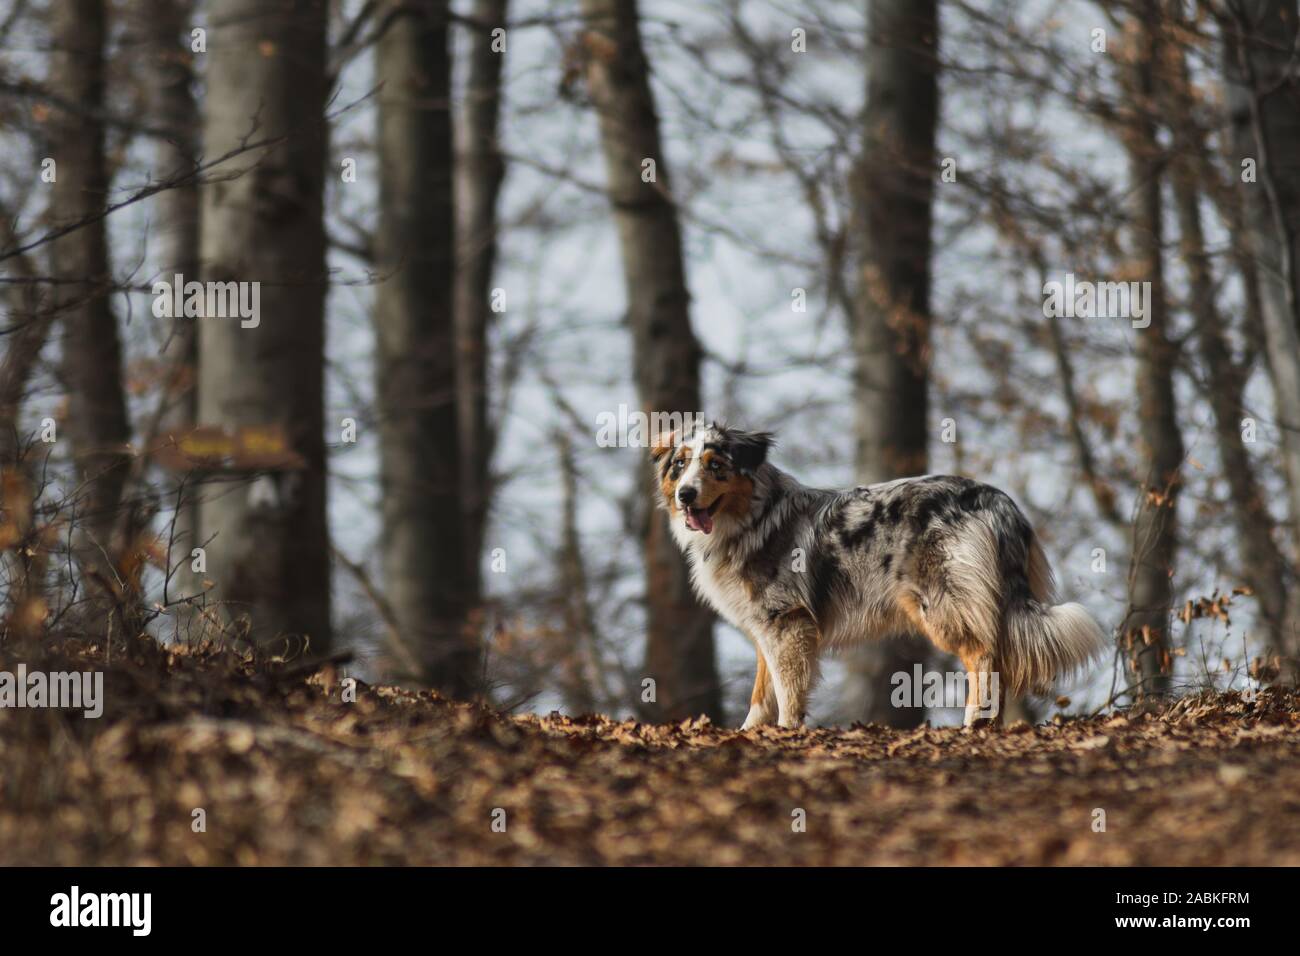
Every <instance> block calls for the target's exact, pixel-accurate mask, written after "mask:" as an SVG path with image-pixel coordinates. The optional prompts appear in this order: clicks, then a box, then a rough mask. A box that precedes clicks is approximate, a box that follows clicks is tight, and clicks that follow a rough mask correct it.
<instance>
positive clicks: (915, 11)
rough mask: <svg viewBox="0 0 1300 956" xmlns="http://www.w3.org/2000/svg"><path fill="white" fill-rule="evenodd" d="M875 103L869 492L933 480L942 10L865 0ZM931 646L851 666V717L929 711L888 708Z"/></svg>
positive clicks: (867, 228) (860, 183)
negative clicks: (907, 480)
mask: <svg viewBox="0 0 1300 956" xmlns="http://www.w3.org/2000/svg"><path fill="white" fill-rule="evenodd" d="M867 11H868V13H867V15H868V34H869V35H868V45H867V54H866V55H867V98H866V108H865V111H864V113H863V126H862V129H863V143H862V155H861V157H860V160H859V163H858V166H857V170H856V173H855V177H854V183H853V201H854V225H853V229H854V232H855V237H856V240H857V242H858V244H859V259H858V282H857V288H856V297H855V301H854V308H853V310H852V316H851V325H852V328H851V332H852V341H853V352H854V357H855V361H856V369H855V376H854V397H853V404H854V409H855V413H856V432H857V453H856V465H855V470H856V473H857V480H858V481H859V482H860V483H862V484H872V483H874V482H879V481H888V480H890V479H892V478H900V477H903V476H906V475H917V474H922V473H924V471H925V469H926V462H927V460H928V450H927V445H928V437H929V432H928V426H927V416H928V410H929V394H928V389H929V377H930V376H929V368H930V326H931V322H932V317H931V314H930V260H931V237H930V231H931V223H932V220H933V211H932V206H933V191H934V186H933V183H934V177H935V173H936V167H935V132H936V127H937V124H938V116H939V112H938V110H939V84H938V70H939V64H938V42H939V23H938V15H937V9H936V4H935V2H934V0H919V2H918V0H868V3H867ZM927 650H928V649H927V646H926V644H925V643H924V642H923V641H922V640H921V639H919V638H917V637H915V636H914V635H899V636H897V637H895V638H893V639H891V640H890V641H888V642H886V643H883V644H877V645H873V646H869V647H866V648H863V649H862V650H861V651H859V652H857V653H855V654H854V655H852V656H851V657H850V658H848V678H847V680H846V682H845V686H844V689H843V693H844V696H845V703H844V707H845V709H846V711H848V712H849V713H853V714H855V715H861V716H862V718H863V719H866V720H869V721H873V722H876V723H882V724H887V725H889V726H915V725H916V724H919V723H920V722H921V721H922V720H924V718H925V712H924V710H922V709H921V708H910V709H908V708H896V707H891V706H890V705H889V689H890V683H889V681H890V675H891V674H894V673H896V672H898V671H904V672H908V673H910V672H911V670H912V667H913V665H914V664H915V663H918V662H924V661H925V659H926V656H927Z"/></svg>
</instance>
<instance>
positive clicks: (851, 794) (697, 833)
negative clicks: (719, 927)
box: [0, 642, 1300, 865]
mask: <svg viewBox="0 0 1300 956" xmlns="http://www.w3.org/2000/svg"><path fill="white" fill-rule="evenodd" d="M28 666H29V668H35V667H38V666H39V667H43V668H45V669H47V670H73V669H77V670H86V669H91V668H93V669H96V670H103V671H105V674H106V677H105V682H104V696H105V699H106V704H105V708H104V714H103V716H102V717H100V718H99V719H87V718H85V717H83V716H82V715H81V713H80V712H71V711H66V710H64V711H57V710H49V709H21V710H19V709H0V864H96V865H111V864H128V865H133V864H199V865H208V864H289V865H295V864H435V865H439V864H486V865H506V864H713V865H733V864H742V865H743V864H762V865H781V864H796V865H797V864H815V865H841V864H993V865H996V864H1066V865H1073V864H1138V865H1155V864H1172V865H1180V864H1211V865H1214V864H1232V865H1238V864H1278V865H1281V864H1287V865H1297V864H1300V696H1298V695H1296V694H1295V693H1292V692H1278V691H1268V692H1263V693H1261V694H1260V695H1259V696H1258V697H1256V699H1255V700H1253V701H1245V700H1243V699H1242V698H1241V697H1240V696H1238V695H1235V694H1227V695H1201V696H1194V697H1185V698H1182V699H1181V700H1179V701H1176V702H1173V703H1172V704H1171V705H1170V706H1168V707H1166V708H1163V709H1161V710H1159V711H1156V712H1154V713H1144V714H1142V715H1140V716H1139V715H1133V714H1110V715H1106V716H1100V717H1094V718H1089V719H1065V720H1064V721H1062V722H1058V723H1051V724H1045V725H1041V726H1037V727H1029V726H1028V725H1023V724H1022V725H1019V726H1015V727H1012V728H1009V729H1004V730H980V731H975V732H963V731H961V730H959V729H946V728H945V729H920V730H916V731H897V730H888V729H884V728H879V727H874V726H867V727H863V726H854V727H852V728H842V729H817V730H800V731H790V730H780V729H764V730H759V731H750V732H745V733H741V732H738V731H734V730H730V729H724V728H721V727H717V726H713V725H712V724H710V723H709V722H708V721H707V720H700V721H688V722H685V723H682V724H675V725H672V724H670V725H648V724H643V723H635V722H631V721H621V722H620V721H612V720H609V719H606V718H604V717H585V718H581V719H576V720H573V719H569V718H566V717H561V716H551V717H537V716H521V717H512V716H507V715H502V714H498V713H494V712H492V711H490V710H487V709H486V708H483V707H480V706H476V705H470V704H461V703H453V702H449V701H445V700H442V699H439V698H437V697H436V696H433V695H430V694H428V693H420V694H416V693H411V692H408V691H404V690H399V689H395V688H390V687H376V686H368V685H364V684H358V686H357V689H356V700H355V702H344V701H343V696H344V695H343V692H342V691H343V688H342V686H341V685H340V683H339V681H338V679H337V676H336V675H335V674H334V673H333V672H332V670H331V669H329V668H327V669H326V670H324V671H321V672H317V673H314V674H312V675H310V676H306V675H304V673H303V672H302V671H297V672H295V670H294V668H293V666H292V665H287V666H284V665H282V666H281V667H280V668H279V669H278V670H275V669H269V668H267V667H265V666H262V665H254V664H253V663H252V662H251V661H249V660H246V659H243V658H240V657H239V656H237V655H235V654H232V653H229V652H219V653H218V652H212V651H202V652H198V651H193V652H187V651H183V650H175V651H172V650H159V649H158V648H157V647H156V645H153V644H152V643H149V644H148V646H147V647H146V645H145V642H138V643H137V645H136V646H134V647H133V648H132V649H131V651H130V653H121V652H117V651H115V653H114V657H113V660H112V661H111V662H106V661H105V660H104V654H103V652H102V650H99V649H96V648H93V647H92V648H88V647H85V646H83V645H80V644H78V643H77V642H68V643H66V644H65V645H63V646H62V648H61V649H60V650H58V651H57V652H56V651H47V652H46V654H45V657H44V659H43V660H42V661H41V662H40V663H39V664H37V663H36V662H32V663H29V665H28ZM14 668H15V662H14V659H13V657H12V655H11V656H10V657H8V658H6V657H5V656H4V653H3V652H2V651H0V671H4V670H8V671H11V672H12V671H13V670H14ZM196 811H202V812H201V813H196ZM1103 813H1104V830H1103V829H1102V822H1103ZM200 823H202V824H203V826H202V827H201V828H200Z"/></svg>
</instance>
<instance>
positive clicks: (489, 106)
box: [455, 0, 508, 603]
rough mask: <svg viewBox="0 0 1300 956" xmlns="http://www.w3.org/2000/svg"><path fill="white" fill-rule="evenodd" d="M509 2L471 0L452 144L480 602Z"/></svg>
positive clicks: (460, 380)
mask: <svg viewBox="0 0 1300 956" xmlns="http://www.w3.org/2000/svg"><path fill="white" fill-rule="evenodd" d="M507 6H508V4H507V0H475V3H474V6H473V8H472V11H471V17H472V20H473V24H472V27H471V29H472V30H473V33H472V34H471V37H470V43H469V75H468V78H467V80H466V85H465V103H464V106H463V107H462V109H461V113H460V122H461V136H460V139H459V142H460V148H459V149H458V150H457V160H456V183H457V196H456V204H457V220H458V222H457V229H458V232H457V240H456V242H457V248H458V254H457V261H456V277H455V284H456V292H455V295H456V300H455V313H456V383H457V384H456V389H457V397H456V406H457V412H458V415H459V427H460V460H461V496H462V505H463V511H464V514H465V531H464V536H465V562H466V565H467V570H468V572H469V579H468V580H467V582H466V585H467V592H466V593H467V599H468V600H469V601H470V602H474V603H477V602H478V601H479V600H480V592H481V591H482V586H481V583H480V571H479V564H480V561H481V557H482V552H483V526H484V524H485V522H486V521H487V512H488V505H489V502H490V500H491V495H492V476H491V467H490V464H491V458H492V446H493V444H494V438H493V427H492V422H491V420H490V418H489V415H488V408H489V403H488V329H489V325H490V322H491V318H492V315H493V312H492V301H491V298H492V274H493V271H494V269H495V267H496V257H497V229H498V223H497V197H498V195H499V193H500V191H501V183H502V181H503V180H504V179H505V171H506V170H505V160H504V159H503V157H502V154H501V147H500V144H499V143H498V142H497V122H498V117H499V115H500V113H501V71H502V64H503V62H504V60H505V47H504V34H496V32H495V31H497V30H498V29H504V27H505V21H506V9H507Z"/></svg>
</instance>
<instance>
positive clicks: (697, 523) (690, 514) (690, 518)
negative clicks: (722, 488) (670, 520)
mask: <svg viewBox="0 0 1300 956" xmlns="http://www.w3.org/2000/svg"><path fill="white" fill-rule="evenodd" d="M722 497H723V496H722V495H718V497H716V498H714V499H713V504H711V505H709V506H708V507H707V508H687V509H686V527H688V528H690V529H691V530H692V531H703V532H704V533H705V534H711V533H712V532H713V515H714V512H716V511H717V510H718V505H719V504H720V503H721V502H722Z"/></svg>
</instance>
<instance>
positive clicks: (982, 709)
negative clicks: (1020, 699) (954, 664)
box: [962, 652, 1006, 727]
mask: <svg viewBox="0 0 1300 956" xmlns="http://www.w3.org/2000/svg"><path fill="white" fill-rule="evenodd" d="M962 664H963V665H965V667H966V717H965V719H964V720H963V721H962V724H963V726H965V727H985V726H992V727H997V726H1000V725H1001V723H1002V711H1003V710H1004V709H1005V706H1006V690H1005V688H1003V686H1002V678H1001V675H1000V674H999V673H998V669H997V664H996V662H995V661H994V658H993V655H991V654H986V653H981V652H973V653H969V654H965V655H963V656H962Z"/></svg>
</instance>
